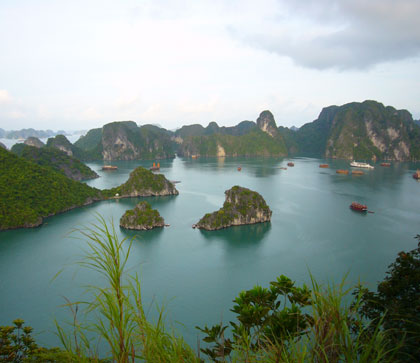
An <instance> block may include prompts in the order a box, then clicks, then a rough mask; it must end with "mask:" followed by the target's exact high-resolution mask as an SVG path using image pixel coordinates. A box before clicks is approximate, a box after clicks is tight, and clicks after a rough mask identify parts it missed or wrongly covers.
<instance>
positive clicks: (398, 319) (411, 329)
mask: <svg viewBox="0 0 420 363" xmlns="http://www.w3.org/2000/svg"><path fill="white" fill-rule="evenodd" d="M415 238H416V239H417V240H418V241H419V244H418V247H417V248H415V249H414V250H412V251H410V252H407V253H406V252H400V253H399V254H398V257H397V259H396V260H395V262H394V263H392V264H391V265H390V266H389V268H388V271H387V274H386V277H385V279H384V281H382V282H381V283H379V285H378V289H377V292H372V291H369V290H368V289H366V288H363V287H359V288H358V292H359V293H361V294H362V299H361V300H362V301H361V305H360V309H359V311H360V313H361V314H362V315H364V316H365V317H366V318H368V319H370V320H372V321H380V320H381V319H382V321H383V326H384V328H385V329H388V331H389V332H390V340H391V344H397V343H398V342H399V341H400V340H401V337H404V344H403V345H402V348H401V349H400V350H399V352H398V358H399V359H401V360H407V361H411V362H420V235H417V236H416V237H415Z"/></svg>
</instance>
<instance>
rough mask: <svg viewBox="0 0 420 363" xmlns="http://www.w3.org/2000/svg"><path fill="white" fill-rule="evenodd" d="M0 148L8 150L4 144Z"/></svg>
mask: <svg viewBox="0 0 420 363" xmlns="http://www.w3.org/2000/svg"><path fill="white" fill-rule="evenodd" d="M0 147H2V148H3V149H6V150H7V147H6V145H4V144H3V143H2V142H0Z"/></svg>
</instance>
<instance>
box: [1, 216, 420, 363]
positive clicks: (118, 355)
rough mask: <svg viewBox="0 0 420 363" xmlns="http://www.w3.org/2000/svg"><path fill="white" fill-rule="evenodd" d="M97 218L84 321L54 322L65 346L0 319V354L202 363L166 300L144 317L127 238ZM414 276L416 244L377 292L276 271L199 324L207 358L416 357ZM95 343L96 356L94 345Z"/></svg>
mask: <svg viewBox="0 0 420 363" xmlns="http://www.w3.org/2000/svg"><path fill="white" fill-rule="evenodd" d="M98 218H99V221H98V223H97V224H95V225H93V227H90V228H87V229H85V230H82V231H80V232H81V233H82V235H83V236H84V237H85V242H86V246H87V249H88V252H87V255H86V256H85V257H84V259H83V260H82V261H81V262H80V263H79V264H80V265H81V266H82V267H85V268H88V269H90V270H93V271H95V272H97V273H99V274H101V275H102V276H103V277H104V280H103V281H104V283H103V285H102V286H95V285H92V284H90V285H89V290H88V291H89V294H88V296H90V297H91V299H85V300H84V301H83V302H82V303H80V302H77V303H71V302H68V304H66V306H67V307H69V308H70V309H71V310H72V311H73V312H74V311H75V310H80V311H81V312H82V313H86V314H83V315H81V316H82V317H83V320H79V319H76V318H75V319H74V320H72V322H70V323H68V325H67V327H66V326H64V325H62V322H56V326H57V333H58V337H59V338H60V341H61V344H62V348H50V349H48V348H43V347H39V346H37V345H36V343H35V341H34V339H33V338H32V335H31V333H32V329H31V328H30V327H28V326H27V327H24V326H23V321H22V320H20V319H17V320H15V321H14V322H13V323H14V326H11V327H7V326H1V327H0V359H2V360H3V361H17V360H19V359H20V361H48V362H101V361H103V362H105V361H115V362H132V361H136V360H139V361H143V362H197V363H198V362H202V361H203V357H202V355H201V354H200V352H195V351H194V349H193V348H192V347H190V346H189V345H188V344H187V343H186V342H185V340H184V339H183V337H182V335H180V334H178V333H176V332H174V330H172V333H168V326H166V323H165V320H164V317H165V314H164V311H163V309H162V308H159V307H158V309H159V319H157V321H156V322H151V321H150V320H149V319H148V318H147V314H146V313H145V311H144V307H143V302H142V296H141V285H140V280H139V277H138V276H137V275H135V276H130V275H129V274H127V267H126V264H127V261H128V258H129V253H130V250H131V243H132V240H131V241H127V239H123V240H119V238H118V236H117V233H116V231H115V228H114V227H113V226H110V227H109V226H108V225H107V224H106V222H105V221H104V220H103V219H102V218H101V217H98ZM417 239H419V241H420V235H418V236H417ZM127 244H128V246H126V245H127ZM419 276H420V244H419V247H418V248H416V249H415V250H413V251H410V252H407V253H405V252H401V253H400V254H399V256H398V258H397V260H396V261H395V263H393V264H392V265H391V266H390V268H389V270H388V272H387V277H386V278H385V280H384V281H383V282H381V283H380V284H379V285H378V293H371V292H370V291H369V290H367V289H365V288H361V287H357V288H356V289H355V288H354V287H352V286H346V283H345V280H343V281H342V282H341V283H340V284H338V285H335V284H328V285H327V286H322V285H320V284H319V283H317V282H316V280H315V279H314V277H313V276H311V282H312V283H311V286H310V287H308V286H306V285H302V286H301V287H299V286H297V284H296V283H295V282H294V281H292V280H291V279H290V278H288V277H286V276H283V275H281V276H279V277H278V278H277V279H276V280H274V281H272V282H270V286H269V287H268V288H266V287H263V286H260V285H257V286H254V287H253V288H251V289H250V290H246V291H241V292H240V293H239V295H238V296H237V297H236V298H235V299H234V300H233V303H234V305H233V307H232V309H231V311H232V312H233V313H234V314H235V319H234V320H233V321H230V322H229V325H223V323H219V324H216V325H214V326H212V327H207V326H205V327H204V328H200V327H196V328H197V329H198V330H200V331H201V332H202V333H204V334H205V335H204V337H201V339H202V341H203V342H202V343H201V344H199V348H200V351H201V353H203V354H205V355H206V356H207V357H208V358H209V359H210V360H211V361H213V362H227V361H232V362H267V363H275V362H276V363H277V362H366V363H367V362H386V363H391V362H392V363H394V362H397V363H398V362H420V358H419V357H420V354H419V347H420V345H419V342H420V341H419V339H420V329H419V321H420V309H419V300H418V296H419V294H420V283H419V282H420V281H419ZM352 292H353V298H351V293H352ZM79 316H80V315H79ZM365 316H367V317H368V319H365V318H364V317H365ZM229 329H230V331H229ZM88 337H89V338H88ZM99 343H101V346H102V349H103V350H102V353H101V355H99V354H98V351H97V349H92V346H94V347H97V346H98V345H99Z"/></svg>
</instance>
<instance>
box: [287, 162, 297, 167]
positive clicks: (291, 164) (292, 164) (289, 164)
mask: <svg viewBox="0 0 420 363" xmlns="http://www.w3.org/2000/svg"><path fill="white" fill-rule="evenodd" d="M287 166H295V164H294V163H292V162H290V163H287Z"/></svg>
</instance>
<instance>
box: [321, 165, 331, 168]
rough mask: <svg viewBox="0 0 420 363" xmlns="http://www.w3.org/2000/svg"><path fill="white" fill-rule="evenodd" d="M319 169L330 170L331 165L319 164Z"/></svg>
mask: <svg viewBox="0 0 420 363" xmlns="http://www.w3.org/2000/svg"><path fill="white" fill-rule="evenodd" d="M319 167H320V168H328V167H329V165H328V164H319Z"/></svg>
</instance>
